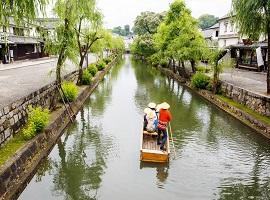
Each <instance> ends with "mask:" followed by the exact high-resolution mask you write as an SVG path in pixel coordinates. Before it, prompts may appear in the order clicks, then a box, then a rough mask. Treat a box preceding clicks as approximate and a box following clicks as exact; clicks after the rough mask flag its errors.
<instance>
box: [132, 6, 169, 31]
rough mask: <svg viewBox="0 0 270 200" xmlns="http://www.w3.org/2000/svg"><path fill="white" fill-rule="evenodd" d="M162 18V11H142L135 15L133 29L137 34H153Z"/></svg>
mask: <svg viewBox="0 0 270 200" xmlns="http://www.w3.org/2000/svg"><path fill="white" fill-rule="evenodd" d="M163 18H164V13H154V12H149V11H146V12H142V13H141V14H140V15H139V16H137V17H136V20H135V23H134V27H133V31H134V33H135V34H137V35H144V34H150V35H152V34H155V33H156V32H157V28H158V26H159V24H160V23H161V22H162V20H163Z"/></svg>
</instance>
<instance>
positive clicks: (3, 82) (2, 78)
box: [0, 56, 96, 108]
mask: <svg viewBox="0 0 270 200" xmlns="http://www.w3.org/2000/svg"><path fill="white" fill-rule="evenodd" d="M95 60H96V57H95V56H89V63H91V62H95ZM56 62H57V59H56V58H47V59H37V60H31V61H24V62H15V63H13V64H7V65H1V66H0V108H2V107H4V106H6V105H8V104H9V103H12V102H14V101H15V100H18V99H20V98H21V97H24V96H27V95H29V94H30V93H32V92H34V91H36V90H38V89H40V88H41V87H43V86H45V85H47V84H49V83H51V82H52V81H54V80H55V67H56ZM74 70H76V66H75V65H74V64H73V63H72V62H70V61H67V62H66V63H65V67H64V69H63V75H65V74H67V73H69V72H72V71H74Z"/></svg>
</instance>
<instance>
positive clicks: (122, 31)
mask: <svg viewBox="0 0 270 200" xmlns="http://www.w3.org/2000/svg"><path fill="white" fill-rule="evenodd" d="M112 32H113V33H115V34H118V35H121V36H128V35H130V34H131V32H130V26H129V25H128V24H127V25H125V26H124V28H122V27H121V26H117V27H114V28H113V30H112Z"/></svg>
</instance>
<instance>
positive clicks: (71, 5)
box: [47, 0, 77, 85]
mask: <svg viewBox="0 0 270 200" xmlns="http://www.w3.org/2000/svg"><path fill="white" fill-rule="evenodd" d="M75 8H76V4H75V1H74V0H58V1H57V2H56V4H55V8H54V11H55V13H56V15H57V16H58V17H59V19H60V20H59V21H60V22H59V25H58V27H57V28H56V37H54V38H52V40H50V41H48V42H47V49H48V50H49V51H52V52H54V53H55V54H56V55H58V60H57V65H56V82H57V84H58V85H60V84H61V82H62V79H61V71H62V67H63V64H64V62H65V61H66V59H67V58H69V59H70V60H72V61H74V62H75V63H76V61H77V56H76V51H75V49H76V31H75V29H74V27H75V26H76V13H75Z"/></svg>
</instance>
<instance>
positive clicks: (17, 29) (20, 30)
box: [13, 27, 24, 36]
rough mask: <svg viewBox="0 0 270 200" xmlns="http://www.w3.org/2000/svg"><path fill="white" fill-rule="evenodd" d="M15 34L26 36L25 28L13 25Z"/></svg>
mask: <svg viewBox="0 0 270 200" xmlns="http://www.w3.org/2000/svg"><path fill="white" fill-rule="evenodd" d="M13 35H18V36H24V30H23V28H16V27H13Z"/></svg>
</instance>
